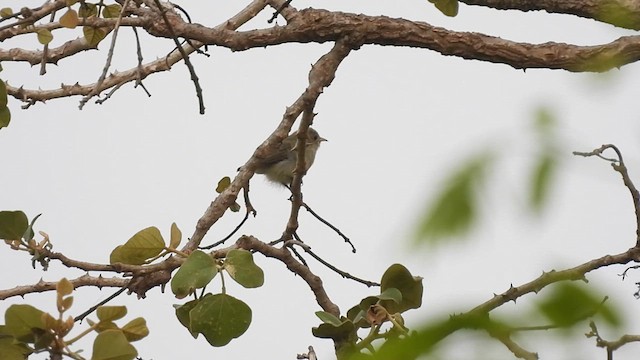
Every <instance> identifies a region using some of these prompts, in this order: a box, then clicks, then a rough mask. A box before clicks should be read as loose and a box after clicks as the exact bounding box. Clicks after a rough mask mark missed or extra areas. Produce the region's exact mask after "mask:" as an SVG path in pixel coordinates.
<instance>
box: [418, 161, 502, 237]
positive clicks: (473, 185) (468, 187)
mask: <svg viewBox="0 0 640 360" xmlns="http://www.w3.org/2000/svg"><path fill="white" fill-rule="evenodd" d="M491 160H492V157H491V156H490V155H489V154H484V155H480V156H477V157H475V158H472V159H471V160H470V161H467V163H465V164H464V165H463V166H462V167H461V168H460V169H458V170H457V171H456V172H454V173H453V175H451V176H450V177H449V179H448V181H446V182H445V184H446V185H445V187H444V189H443V190H442V191H441V192H440V195H438V197H437V198H436V200H435V201H434V202H433V204H431V206H430V207H429V210H428V211H427V212H426V214H425V215H424V216H423V218H422V220H421V223H420V225H419V227H418V230H417V233H416V240H417V241H422V242H430V243H435V242H437V241H438V240H442V239H443V238H446V237H451V236H456V235H462V234H464V233H466V232H468V231H469V229H470V228H471V225H472V224H473V223H474V221H476V218H477V216H478V214H477V212H478V209H477V207H478V204H477V202H478V199H477V192H478V186H480V185H481V183H482V180H483V178H484V174H485V172H486V169H487V167H488V166H489V165H490V163H491Z"/></svg>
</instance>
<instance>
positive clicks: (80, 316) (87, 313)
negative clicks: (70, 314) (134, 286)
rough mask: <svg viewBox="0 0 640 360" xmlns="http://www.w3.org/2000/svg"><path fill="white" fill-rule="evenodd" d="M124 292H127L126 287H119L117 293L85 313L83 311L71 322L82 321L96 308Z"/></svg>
mask: <svg viewBox="0 0 640 360" xmlns="http://www.w3.org/2000/svg"><path fill="white" fill-rule="evenodd" d="M125 290H127V287H126V286H123V287H121V288H120V289H118V291H116V292H114V293H113V294H112V295H110V296H109V297H107V298H106V299H104V300H102V301H100V302H99V303H97V304H96V305H94V306H92V307H90V308H89V309H88V310H87V311H85V312H83V313H82V314H80V315H78V316H76V317H75V318H73V321H75V322H78V321H82V320H83V319H84V318H86V317H87V316H89V315H90V314H91V313H92V312H94V311H96V309H97V308H99V307H100V306H102V305H104V304H106V303H108V302H109V301H111V300H113V299H115V298H116V297H117V296H118V295H120V294H122V293H123V292H125Z"/></svg>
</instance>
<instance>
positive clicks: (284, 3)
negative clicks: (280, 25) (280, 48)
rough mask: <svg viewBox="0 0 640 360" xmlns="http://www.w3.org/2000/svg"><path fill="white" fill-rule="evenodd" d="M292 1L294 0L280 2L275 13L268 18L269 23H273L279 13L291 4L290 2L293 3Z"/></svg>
mask: <svg viewBox="0 0 640 360" xmlns="http://www.w3.org/2000/svg"><path fill="white" fill-rule="evenodd" d="M291 1H293V0H286V1H285V2H283V3H282V4H280V6H278V8H277V9H276V11H274V12H273V15H271V18H270V19H269V20H267V23H269V24H271V23H272V22H273V21H274V20H275V19H277V18H278V15H280V12H281V11H282V10H283V9H284V8H285V7H287V6H289V4H291Z"/></svg>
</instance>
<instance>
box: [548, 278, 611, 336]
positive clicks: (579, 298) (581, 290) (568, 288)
mask: <svg viewBox="0 0 640 360" xmlns="http://www.w3.org/2000/svg"><path fill="white" fill-rule="evenodd" d="M604 298H605V297H604V296H601V295H598V294H596V292H595V291H593V290H592V289H590V288H587V287H586V286H578V285H576V284H575V283H572V282H562V283H558V284H556V285H554V286H553V288H552V291H551V293H550V294H548V295H547V296H545V297H544V300H542V301H541V302H540V303H539V304H538V305H537V307H538V310H539V311H540V312H541V313H542V314H543V315H544V316H546V317H547V318H548V319H549V320H550V321H551V322H552V323H553V324H555V325H559V326H561V327H567V328H568V327H570V326H572V325H574V324H575V323H577V322H579V321H583V320H586V319H587V318H590V317H593V316H594V315H596V314H597V315H600V316H602V318H603V319H604V320H605V321H606V322H607V323H608V324H609V325H611V326H614V327H617V326H620V325H621V322H622V317H621V316H620V314H619V313H618V311H617V309H618V308H617V307H614V306H609V303H608V302H604V303H603V299H604Z"/></svg>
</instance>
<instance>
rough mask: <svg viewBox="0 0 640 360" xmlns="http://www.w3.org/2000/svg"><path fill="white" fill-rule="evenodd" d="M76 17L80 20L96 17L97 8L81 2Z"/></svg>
mask: <svg viewBox="0 0 640 360" xmlns="http://www.w3.org/2000/svg"><path fill="white" fill-rule="evenodd" d="M78 15H80V17H82V18H88V17H92V16H98V7H97V6H96V4H91V3H88V2H82V3H81V4H80V11H78Z"/></svg>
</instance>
